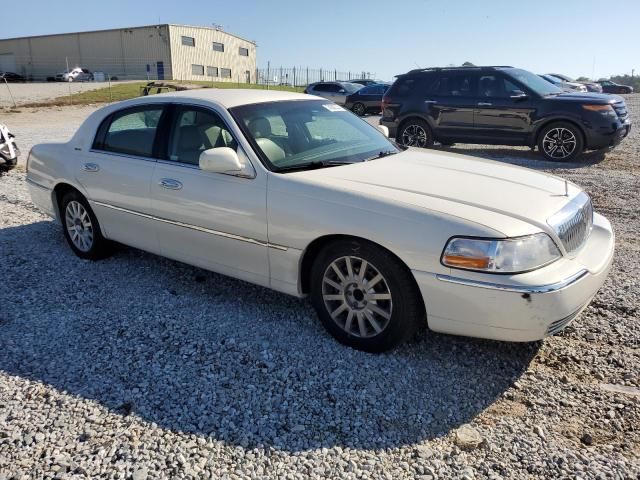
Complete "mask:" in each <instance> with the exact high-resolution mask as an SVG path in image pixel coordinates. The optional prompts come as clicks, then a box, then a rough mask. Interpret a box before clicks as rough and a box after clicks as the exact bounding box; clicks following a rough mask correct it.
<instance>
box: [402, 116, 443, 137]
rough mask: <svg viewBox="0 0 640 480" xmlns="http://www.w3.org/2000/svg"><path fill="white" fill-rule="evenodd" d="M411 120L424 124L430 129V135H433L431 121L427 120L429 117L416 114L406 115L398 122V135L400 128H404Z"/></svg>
mask: <svg viewBox="0 0 640 480" xmlns="http://www.w3.org/2000/svg"><path fill="white" fill-rule="evenodd" d="M411 120H420V121H422V122H425V123H426V124H427V125H428V126H429V128H430V129H431V135H435V130H434V125H433V122H432V121H431V119H430V118H429V115H421V114H419V113H417V112H413V113H408V114H407V115H406V116H404V117H402V118H401V119H400V121H399V122H398V133H400V131H401V130H402V127H404V126H405V125H406V124H407V122H410V121H411Z"/></svg>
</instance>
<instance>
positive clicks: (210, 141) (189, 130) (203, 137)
mask: <svg viewBox="0 0 640 480" xmlns="http://www.w3.org/2000/svg"><path fill="white" fill-rule="evenodd" d="M218 147H229V148H232V149H234V150H236V149H237V148H238V144H237V142H236V140H235V139H234V138H233V136H232V135H231V133H230V132H229V130H228V129H227V126H226V125H225V123H224V122H223V121H222V119H221V118H220V117H219V116H218V115H217V114H216V113H215V112H212V111H210V110H206V109H200V108H190V107H180V108H178V110H177V111H176V119H175V122H174V124H173V128H172V131H171V134H170V137H169V160H172V161H174V162H181V163H188V164H191V165H198V163H199V160H200V154H201V153H202V152H204V151H205V150H208V149H210V148H218Z"/></svg>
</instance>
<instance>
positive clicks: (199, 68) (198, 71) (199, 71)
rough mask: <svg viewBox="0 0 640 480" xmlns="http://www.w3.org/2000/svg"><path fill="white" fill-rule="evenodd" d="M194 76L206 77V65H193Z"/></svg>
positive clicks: (192, 72)
mask: <svg viewBox="0 0 640 480" xmlns="http://www.w3.org/2000/svg"><path fill="white" fill-rule="evenodd" d="M191 74H192V75H204V65H191Z"/></svg>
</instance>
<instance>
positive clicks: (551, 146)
mask: <svg viewBox="0 0 640 480" xmlns="http://www.w3.org/2000/svg"><path fill="white" fill-rule="evenodd" d="M583 149H584V140H583V139H582V132H581V131H580V130H579V129H578V127H576V126H575V125H573V124H571V123H567V122H555V123H552V124H550V125H547V126H546V127H545V128H544V129H542V132H540V135H539V136H538V150H540V153H542V155H543V156H544V157H545V159H547V160H551V161H561V162H569V161H571V160H573V159H574V158H575V157H576V156H578V155H580V154H581V153H582V150H583Z"/></svg>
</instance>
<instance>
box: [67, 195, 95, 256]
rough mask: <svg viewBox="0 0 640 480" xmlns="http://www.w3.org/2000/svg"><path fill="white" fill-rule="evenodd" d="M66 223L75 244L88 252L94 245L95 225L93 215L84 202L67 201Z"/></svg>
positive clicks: (82, 250) (79, 248)
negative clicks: (92, 221)
mask: <svg viewBox="0 0 640 480" xmlns="http://www.w3.org/2000/svg"><path fill="white" fill-rule="evenodd" d="M64 218H65V225H66V227H67V232H68V233H69V238H70V239H71V242H72V243H73V245H74V246H75V247H76V248H77V249H78V250H80V251H81V252H88V251H89V250H91V247H92V246H93V225H92V223H91V217H90V216H89V213H88V212H87V210H86V209H85V208H84V206H82V204H81V203H80V202H78V201H76V200H72V201H70V202H69V203H67V208H66V209H65V216H64Z"/></svg>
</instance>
